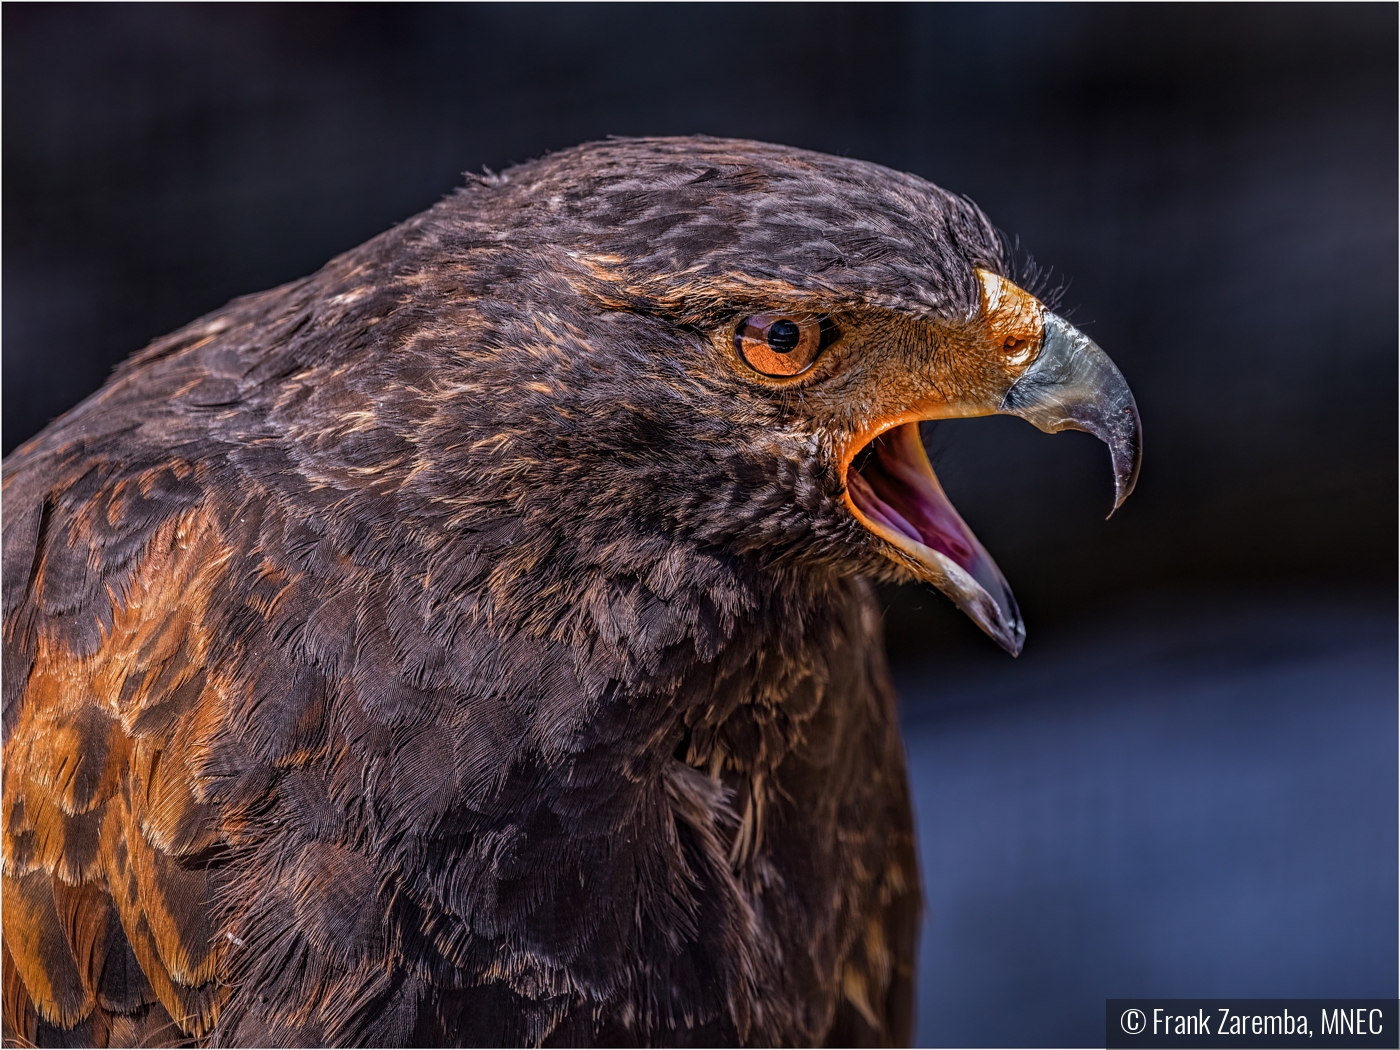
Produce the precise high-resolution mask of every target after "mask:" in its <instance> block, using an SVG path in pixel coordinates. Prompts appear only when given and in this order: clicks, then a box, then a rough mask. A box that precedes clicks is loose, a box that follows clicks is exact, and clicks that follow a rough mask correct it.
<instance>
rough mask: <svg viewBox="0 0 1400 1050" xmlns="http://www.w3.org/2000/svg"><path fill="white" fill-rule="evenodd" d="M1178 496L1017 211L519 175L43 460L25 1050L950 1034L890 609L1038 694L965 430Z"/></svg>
mask: <svg viewBox="0 0 1400 1050" xmlns="http://www.w3.org/2000/svg"><path fill="white" fill-rule="evenodd" d="M995 412H1003V413H1011V414H1015V415H1019V416H1022V417H1024V418H1025V419H1027V420H1029V421H1030V422H1031V423H1033V424H1035V425H1036V426H1038V427H1040V428H1042V429H1044V430H1048V431H1055V430H1060V429H1064V428H1066V427H1075V428H1079V429H1083V430H1088V431H1090V432H1091V433H1094V434H1096V435H1098V436H1099V437H1100V438H1102V439H1103V440H1104V441H1105V442H1106V443H1107V445H1108V447H1109V449H1110V451H1111V455H1112V463H1113V470H1114V477H1115V479H1116V491H1117V500H1118V501H1119V502H1121V500H1122V499H1123V498H1124V497H1125V496H1126V495H1127V494H1128V492H1129V491H1130V490H1131V489H1132V486H1133V482H1134V479H1135V477H1136V472H1137V464H1138V450H1139V447H1140V442H1139V425H1138V417H1137V410H1136V407H1135V405H1134V402H1133V399H1132V395H1131V394H1130V393H1129V391H1128V388H1127V386H1126V384H1125V382H1124V380H1123V378H1122V376H1121V375H1120V374H1119V372H1118V371H1117V369H1116V368H1115V367H1114V366H1113V364H1112V363H1111V362H1110V361H1109V360H1108V358H1107V357H1106V356H1105V355H1104V354H1103V352H1102V351H1101V350H1100V349H1099V348H1098V347H1097V346H1096V345H1095V344H1094V343H1093V342H1091V341H1090V340H1089V339H1087V338H1086V337H1085V336H1084V335H1082V334H1081V333H1080V332H1078V331H1076V330H1075V329H1074V328H1072V327H1071V326H1070V325H1069V324H1068V323H1066V322H1065V321H1064V320H1063V319H1062V318H1060V317H1059V316H1057V315H1056V314H1055V313H1053V312H1052V311H1050V310H1049V309H1047V308H1046V307H1045V306H1044V305H1043V304H1042V303H1041V302H1040V301H1038V300H1037V299H1036V298H1035V297H1034V296H1033V295H1032V294H1030V293H1029V292H1028V291H1026V290H1024V289H1022V288H1020V287H1018V286H1017V285H1016V284H1015V283H1014V282H1013V281H1012V279H1011V276H1010V274H1009V269H1008V252H1007V250H1006V248H1005V246H1004V244H1003V242H1002V239H1001V238H1000V236H999V235H998V234H997V232H996V230H995V228H994V227H993V226H992V225H991V223H990V222H989V221H988V220H987V219H986V218H985V217H984V216H983V214H982V213H981V211H979V210H978V209H977V207H976V206H975V205H973V204H972V203H970V202H969V201H967V200H966V199H964V198H961V197H957V196H954V195H952V194H949V193H947V192H945V191H943V190H941V189H938V188H937V187H935V186H933V185H930V184H929V183H927V182H925V181H923V180H921V179H919V178H916V177H914V176H912V175H905V174H899V173H896V172H894V171H890V170H888V169H886V168H882V167H879V166H876V165H873V164H868V163H862V162H860V161H856V160H849V159H843V158H836V157H830V156H824V155H820V154H816V153H809V152H803V151H799V150H794V149H787V148H783V147H780V146H772V145H764V144H761V143H755V142H743V141H731V140H722V139H711V138H672V139H643V140H610V141H607V142H602V143H595V144H592V145H586V146H582V147H579V148H576V149H571V150H566V151H563V152H559V153H555V154H552V155H549V156H547V157H545V158H543V159H541V160H537V161H534V162H531V163H527V164H523V165H521V166H519V167H515V168H512V169H509V170H507V171H505V172H504V173H502V174H499V175H486V176H483V177H480V178H474V179H472V180H470V181H469V182H468V184H467V185H466V186H465V187H464V188H462V189H460V190H458V191H457V192H456V193H454V194H453V195H451V196H450V197H448V198H446V199H444V200H443V201H441V202H439V203H438V204H437V205H435V206H434V207H432V208H430V209H428V210H427V211H425V212H423V213H422V214H420V215H417V216H415V217H414V218H411V219H409V220H408V221H406V222H404V223H403V224H401V225H400V226H398V227H396V228H394V229H392V230H390V231H388V232H387V233H385V234H383V235H381V236H379V237H376V238H374V239H373V240H371V241H369V242H367V243H366V244H364V245H362V246H360V247H358V248H355V249H354V250H352V251H349V252H347V253H346V254H344V255H342V256H340V257H338V258H336V259H333V260H332V261H331V262H329V263H328V264H326V266H325V267H324V268H322V269H321V270H320V271H318V272H317V273H315V274H313V275H311V276H309V277H306V278H304V279H302V280H298V281H294V282H292V283H290V284H287V285H284V286H283V287H280V288H276V289H273V290H272V291H268V292H264V293H261V294H257V295H251V296H248V297H245V298H242V299H237V300H235V301H233V302H232V303H230V304H229V305H228V306H226V307H224V308H223V309H220V310H217V311H215V312H214V313H212V314H209V315H208V316H205V317H203V318H201V319H199V320H197V321H195V322H193V323H192V324H190V325H188V326H187V327H185V328H183V329H181V330H179V331H177V332H175V333H174V334H172V335H169V336H166V337H164V338H162V339H158V340H156V341H155V342H154V343H152V344H151V345H150V346H149V347H147V348H146V349H144V350H142V351H141V352H140V353H138V354H136V355H135V356H134V357H132V358H131V359H130V360H128V361H127V362H126V363H125V364H123V365H122V366H121V367H120V368H119V369H117V371H116V372H115V374H114V375H113V377H112V379H111V381H110V382H108V383H107V385H106V386H105V387H103V388H102V389H101V390H99V391H98V392H97V393H96V394H94V395H93V396H92V397H90V398H89V399H88V400H87V401H85V402H83V403H82V404H81V405H79V406H78V407H76V408H75V409H73V410H72V411H70V412H69V413H68V414H66V415H65V416H63V417H61V418H60V419H58V420H56V421H55V422H54V423H53V424H51V425H50V426H49V427H48V428H47V429H45V430H44V431H43V432H42V433H40V434H39V435H38V436H36V437H35V438H34V439H32V440H31V441H29V442H28V443H27V444H26V445H24V446H23V447H22V448H20V449H19V450H18V451H16V452H15V453H14V454H13V455H12V456H10V457H9V459H8V460H7V461H6V463H5V466H4V515H3V527H4V572H3V576H4V579H3V601H4V606H3V608H4V632H3V633H4V668H3V683H4V727H5V730H6V743H5V751H4V758H5V764H4V809H3V845H4V868H3V876H4V997H3V1004H4V1032H5V1038H6V1040H7V1041H10V1042H12V1043H16V1044H26V1045H33V1044H38V1045H57V1044H62V1045H79V1044H90V1045H111V1046H116V1045H157V1044H162V1043H166V1044H197V1045H210V1046H219V1045H258V1046H283V1045H356V1044H366V1045H378V1046H395V1045H408V1044H418V1045H436V1046H458V1045H474V1044H481V1045H509V1044H536V1045H544V1044H552V1045H565V1044H569V1045H574V1044H579V1045H581V1044H604V1045H609V1044H610V1045H638V1044H675V1045H680V1044H703V1045H720V1044H758V1045H777V1044H810V1045H819V1044H823V1043H826V1044H837V1045H855V1044H862V1043H890V1042H895V1043H898V1042H903V1041H905V1040H907V1039H908V1038H909V1036H910V1026H911V1018H912V1009H913V984H912V972H913V965H914V954H915V939H916V933H917V924H918V916H919V908H920V898H919V873H918V868H917V863H916V858H915V849H914V841H913V825H912V821H911V816H910V804H909V793H908V788H907V785H906V778H905V766H904V752H903V747H902V744H901V741H900V736H899V728H898V724H897V720H896V702H895V697H894V694H893V691H892V689H891V686H890V682H889V676H888V674H887V671H886V666H885V658H884V655H883V651H882V640H881V627H880V615H879V610H878V608H877V606H876V603H875V600H874V598H873V593H872V581H881V580H895V581H911V580H916V581H923V582H926V583H929V584H932V585H933V586H934V587H936V588H937V589H939V590H940V591H942V592H943V593H944V594H946V595H947V596H948V597H949V598H950V599H952V600H953V601H954V602H955V603H957V605H958V606H959V607H960V608H961V609H963V610H964V611H965V612H966V613H967V615H968V616H970V617H971V618H972V619H973V620H975V621H976V622H977V624H979V625H980V626H981V627H982V629H983V630H985V631H986V632H987V634H989V635H990V636H991V637H992V638H993V639H995V640H996V641H997V642H998V643H999V644H1000V645H1001V646H1003V647H1004V648H1006V649H1007V650H1009V651H1010V652H1011V653H1013V654H1014V653H1016V652H1017V651H1018V650H1019V649H1020V647H1021V644H1022V640H1023V638H1024V627H1023V624H1022V621H1021V616H1020V613H1019V612H1018V610H1017V607H1016V603H1015V600H1014V599H1013V598H1012V595H1011V591H1010V589H1009V588H1008V587H1007V585H1006V582H1005V580H1004V579H1003V578H1002V575H1001V573H1000V572H999V571H998V569H997V567H996V565H995V563H994V562H993V561H992V559H991V557H990V556H989V555H988V553H987V551H986V550H985V549H984V548H983V547H982V545H981V544H980V543H979V542H978V540H977V539H976V537H975V536H974V535H973V534H972V532H971V531H970V530H969V529H968V527H967V526H966V525H965V524H964V523H963V521H962V520H961V518H960V517H959V516H958V514H957V512H956V511H955V510H954V509H953V507H952V505H951V504H950V503H949V501H948V500H947V498H946V497H945V495H944V494H943V492H942V489H941V488H940V486H939V483H938V480H937V479H936V477H935V476H934V473H933V471H932V469H931V468H930V466H929V462H928V458H927V456H926V455H925V452H924V449H923V446H922V444H921V442H920V438H919V430H918V427H919V421H920V420H929V419H939V418H945V417H952V416H976V415H983V414H988V413H995Z"/></svg>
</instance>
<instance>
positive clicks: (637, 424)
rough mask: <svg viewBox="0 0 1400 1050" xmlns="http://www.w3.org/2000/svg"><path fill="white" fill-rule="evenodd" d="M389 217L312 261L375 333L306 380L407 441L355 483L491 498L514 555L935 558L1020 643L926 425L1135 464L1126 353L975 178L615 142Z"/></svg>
mask: <svg viewBox="0 0 1400 1050" xmlns="http://www.w3.org/2000/svg"><path fill="white" fill-rule="evenodd" d="M386 238H387V239H385V238H381V239H380V242H378V243H379V244H380V248H379V249H377V250H376V249H375V245H376V243H377V242H371V244H370V245H367V246H366V248H365V249H361V250H360V251H358V252H357V253H352V254H351V255H350V256H346V257H344V259H342V260H341V261H340V262H339V264H338V269H337V264H336V263H333V264H332V265H331V267H330V268H329V269H328V272H329V273H331V274H332V275H333V276H335V284H334V286H333V287H332V288H330V289H327V292H326V295H325V297H324V299H323V300H322V301H323V302H324V303H326V304H327V306H326V307H325V309H326V310H328V311H331V312H332V313H335V314H336V317H335V318H334V320H335V321H336V322H337V323H344V322H346V321H350V322H352V324H353V325H354V327H355V328H356V329H357V330H363V331H364V332H365V333H366V336H365V338H366V339H369V338H370V337H371V335H372V337H373V341H374V343H375V344H376V345H377V346H379V347H380V348H383V347H384V346H385V340H388V341H389V342H390V343H392V344H393V351H392V353H390V354H387V355H385V354H383V353H380V354H377V355H374V356H373V357H367V358H366V359H365V363H364V365H363V366H361V365H359V364H357V363H356V362H357V360H358V359H357V358H355V356H354V354H353V353H351V354H350V355H349V357H348V359H347V358H346V357H344V356H342V358H341V359H340V360H339V361H338V363H337V369H338V371H336V372H335V374H334V376H333V377H331V378H328V379H327V380H326V384H325V385H326V387H327V389H329V390H330V391H331V393H326V392H325V391H324V390H318V391H317V392H316V393H315V394H313V395H312V400H313V401H314V400H315V399H317V398H324V397H332V396H333V397H337V398H341V400H339V401H337V402H336V403H337V405H338V407H339V408H340V409H341V413H340V417H341V418H344V413H345V412H346V411H349V412H350V413H351V416H350V418H354V410H355V407H356V404H355V398H354V397H349V398H348V399H346V398H343V397H341V395H340V394H336V393H334V392H335V391H337V390H341V389H342V388H343V386H344V382H343V377H344V376H345V375H347V374H359V375H360V376H361V378H360V381H358V382H357V383H356V384H355V386H356V388H357V389H358V390H359V391H360V392H361V394H362V395H363V396H364V398H365V403H366V404H370V403H372V404H373V412H374V414H375V415H376V416H377V418H378V422H379V424H380V427H379V428H378V432H379V433H381V434H382V433H384V432H386V431H388V432H392V433H394V434H396V435H398V437H399V438H401V439H402V443H401V447H400V448H399V450H398V452H397V458H395V457H394V456H390V457H388V459H386V458H385V453H386V450H385V449H384V448H383V447H377V448H376V449H375V454H376V456H377V459H376V461H375V464H374V465H373V468H372V469H371V468H370V467H369V465H368V464H360V465H359V468H358V469H361V470H362V471H366V470H368V471H370V473H368V474H364V475H363V477H364V479H365V480H366V481H367V482H374V481H375V479H376V478H379V479H381V480H383V481H384V482H385V483H386V484H387V483H388V475H389V474H393V475H395V476H396V478H397V484H398V485H400V486H402V487H404V488H406V489H416V490H417V491H419V492H420V493H421V494H423V495H426V496H428V497H430V498H431V499H433V500H436V501H438V503H439V504H441V505H443V506H446V507H450V508H451V511H452V520H451V525H453V526H455V527H460V528H464V529H473V528H478V527H482V526H480V522H481V521H483V520H485V516H479V512H481V511H484V510H486V509H487V508H490V509H491V512H492V513H493V514H494V515H495V516H496V518H500V517H502V516H504V517H507V518H509V519H510V520H513V521H516V522H520V523H522V527H523V528H524V531H522V532H521V533H520V534H519V542H520V543H522V544H524V547H525V548H526V549H524V550H521V551H520V552H519V558H520V559H521V567H522V568H524V569H526V570H530V569H531V567H532V566H538V565H543V564H546V563H549V564H555V563H558V562H560V561H561V560H562V561H563V562H566V563H568V564H570V565H572V566H573V567H574V568H578V567H579V566H580V565H587V564H590V563H591V561H597V560H603V559H611V561H612V563H613V564H614V565H617V564H618V563H619V562H624V563H625V562H626V561H628V559H631V560H632V561H634V562H636V564H637V566H638V569H637V571H638V572H641V571H642V569H641V566H642V565H644V564H646V565H655V564H656V562H657V561H658V559H659V558H661V557H662V556H663V555H662V554H661V553H660V552H661V551H662V549H663V547H664V544H665V542H667V540H668V538H679V539H684V540H685V541H687V542H689V543H692V544H698V545H700V546H701V547H705V548H708V549H710V550H714V551H722V552H724V554H725V556H727V557H741V558H744V559H753V560H755V561H756V562H759V563H761V564H762V566H763V567H764V569H765V571H772V572H775V573H778V574H788V575H793V574H798V575H802V574H806V575H808V576H810V575H811V574H814V573H815V574H822V573H826V574H849V573H853V572H857V573H862V574H866V575H875V576H882V577H886V578H897V579H902V580H913V579H917V580H922V581H926V582H929V583H932V584H933V585H934V586H936V587H937V588H938V589H939V590H941V591H943V592H944V593H945V594H946V595H948V597H949V598H951V599H952V600H953V601H954V602H956V603H957V604H958V605H959V607H961V608H962V609H963V610H964V611H965V612H966V613H967V614H968V615H969V616H971V617H972V618H973V619H974V620H975V621H976V622H977V623H978V624H979V625H980V626H981V627H982V628H983V629H984V630H985V631H986V632H987V633H988V634H989V635H991V636H992V637H993V638H994V639H996V641H997V642H999V643H1000V644H1001V645H1002V646H1003V647H1005V648H1006V649H1007V650H1009V651H1010V652H1012V653H1016V652H1018V651H1019V650H1020V648H1021V645H1022V641H1023V638H1024V627H1023V625H1022V621H1021V617H1020V614H1019V612H1018V610H1017V607H1016V603H1015V600H1014V599H1013V598H1012V596H1011V591H1010V589H1009V588H1008V587H1007V585H1006V582H1005V580H1004V579H1003V578H1002V575H1001V573H1000V572H999V571H998V569H997V567H996V565H995V563H994V562H993V561H992V559H991V557H990V555H989V554H988V553H987V551H986V550H985V549H984V548H983V547H982V545H981V544H980V543H979V542H978V540H977V538H976V537H975V536H973V534H972V532H971V531H970V530H969V529H968V527H967V526H966V525H965V524H964V523H963V521H962V519H961V518H960V517H959V516H958V514H957V512H956V511H955V510H954V509H953V507H952V505H951V504H950V503H949V501H948V499H947V498H946V497H945V495H944V494H943V491H942V489H941V487H940V486H939V483H938V479H937V478H936V477H935V475H934V473H933V470H932V469H931V467H930V465H929V461H928V458H927V456H926V455H925V453H924V449H923V446H922V443H921V441H920V438H919V431H918V424H919V421H920V420H933V419H941V418H948V417H954V416H977V415H986V414H990V413H996V412H1002V413H1011V414H1014V415H1019V416H1022V417H1023V418H1025V419H1028V420H1029V421H1030V422H1032V423H1034V424H1035V425H1036V426H1038V427H1040V428H1041V429H1043V430H1047V431H1054V430H1061V429H1064V428H1066V427H1073V428H1077V429H1082V430H1087V431H1089V432H1091V433H1093V434H1096V435H1097V436H1098V437H1100V438H1101V439H1102V440H1104V441H1105V442H1107V444H1108V446H1109V448H1110V451H1111V453H1112V459H1113V469H1114V474H1115V482H1116V490H1117V501H1118V502H1121V501H1122V500H1123V499H1124V498H1125V497H1126V496H1127V494H1128V493H1129V492H1130V491H1131V490H1132V487H1133V483H1134V479H1135V477H1136V474H1137V468H1138V454H1139V448H1140V441H1139V425H1138V416H1137V409H1136V406H1135V405H1134V402H1133V398H1132V395H1131V393H1130V392H1129V390H1128V388H1127V385H1126V384H1125V383H1124V381H1123V378H1122V376H1121V375H1120V374H1119V372H1118V371H1117V369H1116V368H1115V367H1114V366H1113V364H1112V363H1111V362H1110V361H1109V360H1108V358H1107V357H1106V356H1105V355H1104V354H1103V353H1102V351H1100V350H1099V348H1098V347H1097V346H1095V344H1094V343H1093V342H1091V341H1090V340H1089V339H1087V338H1086V337H1085V336H1084V335H1082V334H1081V333H1080V332H1078V331H1076V330H1075V329H1074V328H1072V327H1071V326H1070V325H1068V324H1067V323H1066V322H1065V321H1064V320H1063V319H1062V318H1060V317H1058V316H1056V315H1055V314H1054V313H1052V312H1050V311H1049V310H1047V309H1046V308H1045V307H1044V306H1043V305H1042V304H1041V303H1040V302H1038V301H1037V300H1036V299H1035V298H1034V297H1033V296H1032V295H1031V294H1029V293H1028V292H1026V291H1025V290H1023V289H1021V288H1019V287H1017V286H1016V285H1015V284H1013V283H1012V282H1011V281H1010V280H1009V279H1008V277H1007V264H1006V258H1005V254H1004V251H1003V246H1002V242H1001V240H1000V238H999V236H998V234H997V233H996V231H995V230H994V228H993V227H992V226H991V224H990V223H989V222H988V220H987V219H986V218H985V216H983V214H982V213H981V212H980V211H979V210H978V209H977V208H976V207H975V206H974V205H973V204H971V203H969V202H968V201H967V200H965V199H963V198H959V197H955V196H953V195H951V194H949V193H947V192H945V191H943V190H941V189H939V188H937V187H936V186H933V185H931V184H929V183H927V182H924V181H923V180H921V179H918V178H915V177H914V176H911V175H903V174H899V173H897V172H894V171H890V170H888V169H886V168H882V167H879V166H876V165H873V164H867V163H861V162H859V161H853V160H846V159H842V158H837V157H830V156H824V155H821V154H815V153H806V152H802V151H799V150H792V149H786V148H783V147H778V146H771V145H764V144H760V143H754V142H740V141H729V140H718V139H695V138H685V139H652V140H618V141H609V142H605V143H598V144H593V145H587V146H582V147H579V148H577V149H573V150H568V151H565V152H562V153H557V154H553V155H551V156H548V157H546V158H544V159H542V160H538V161H535V162H532V163H529V164H525V165H522V166H520V167H517V168H513V169H511V170H509V171H507V172H506V173H504V174H503V175H500V176H490V177H486V178H483V179H480V180H477V181H475V182H473V183H472V184H471V185H469V186H468V187H467V188H465V189H464V190H462V191H460V192H459V193H458V194H456V195H454V196H453V197H451V198H449V199H447V200H445V201H443V202H442V203H441V204H439V205H438V206H437V207H435V208H433V209H431V210H430V211H428V212H426V213H424V214H423V215H421V216H419V217H418V218H416V219H413V220H410V221H409V222H408V223H407V224H405V225H404V226H402V227H400V228H399V229H398V230H396V231H393V232H392V233H391V234H388V235H386ZM386 278H387V279H386ZM381 326H382V327H381ZM357 369H358V370H359V371H358V372H357V371H356V370H357ZM464 406H467V407H465V408H464ZM360 429H361V430H362V431H363V430H365V429H366V428H364V427H363V426H361V427H360ZM354 436H355V429H354V428H353V427H350V428H346V427H344V426H342V427H341V429H340V431H338V435H337V438H336V440H335V441H334V442H333V444H335V445H336V446H337V447H340V446H343V445H345V444H347V442H348V444H349V446H350V447H354V444H355V442H354ZM381 445H382V442H381ZM389 451H393V450H389ZM342 458H344V457H343V456H342ZM345 469H347V470H353V469H356V465H355V464H354V463H353V462H351V463H347V465H346V468H345ZM502 512H505V513H504V514H502ZM493 527H495V526H493ZM531 537H533V538H531ZM541 537H544V538H541ZM511 542H515V540H512V541H511ZM531 544H533V547H532V546H531ZM542 544H552V545H553V546H552V548H551V549H550V550H548V551H546V550H543V549H535V548H539V547H541V545H542ZM498 571H500V572H504V571H505V570H504V569H499V568H498ZM648 571H649V570H648Z"/></svg>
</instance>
